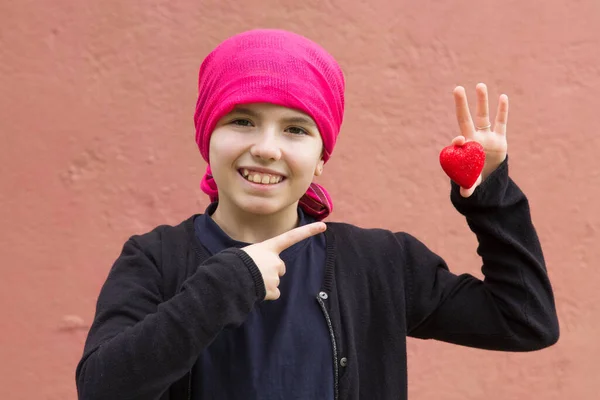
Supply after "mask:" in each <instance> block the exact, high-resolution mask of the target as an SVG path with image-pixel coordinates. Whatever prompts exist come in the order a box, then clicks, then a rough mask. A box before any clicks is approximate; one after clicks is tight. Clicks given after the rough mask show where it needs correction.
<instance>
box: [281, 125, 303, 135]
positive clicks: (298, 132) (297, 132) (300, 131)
mask: <svg viewBox="0 0 600 400" xmlns="http://www.w3.org/2000/svg"><path fill="white" fill-rule="evenodd" d="M286 131H288V132H289V133H291V134H292V135H308V132H307V131H306V130H305V129H302V128H299V127H297V126H290V127H289V128H287V129H286Z"/></svg>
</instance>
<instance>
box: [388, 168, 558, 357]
mask: <svg viewBox="0 0 600 400" xmlns="http://www.w3.org/2000/svg"><path fill="white" fill-rule="evenodd" d="M451 200H452V203H453V204H454V206H455V207H456V209H457V210H458V211H459V212H460V213H461V214H463V215H464V216H465V217H466V219H467V223H468V224H469V227H470V228H471V230H472V231H473V232H474V233H475V235H476V236H477V240H478V243H479V245H478V248H477V253H478V254H479V255H480V256H481V258H482V261H483V266H482V273H483V275H484V277H485V278H484V280H483V281H482V280H480V279H477V278H475V277H474V276H472V275H469V274H463V275H455V274H452V273H451V272H450V271H449V270H448V267H447V265H446V263H445V262H444V261H443V260H442V259H441V258H440V257H438V256H437V255H436V254H434V253H433V252H431V251H430V250H429V249H427V248H426V247H425V246H424V245H423V244H422V243H421V242H419V241H418V240H417V239H415V238H414V237H412V236H410V235H408V234H404V233H401V234H397V238H398V240H399V241H400V243H401V245H402V247H403V254H404V256H405V260H404V261H405V266H406V272H407V276H406V293H407V299H408V300H407V308H408V310H407V323H408V334H409V336H412V337H416V338H422V339H437V340H442V341H445V342H450V343H455V344H459V345H464V346H469V347H477V348H483V349H489V350H502V351H533V350H538V349H541V348H544V347H548V346H550V345H552V344H554V343H555V342H556V341H557V340H558V336H559V326H558V318H557V315H556V309H555V304H554V296H553V292H552V287H551V285H550V281H549V279H548V274H547V271H546V266H545V262H544V257H543V254H542V249H541V245H540V242H539V240H538V236H537V234H536V231H535V229H534V226H533V223H532V221H531V216H530V211H529V205H528V201H527V199H526V197H525V195H524V194H523V192H522V191H521V190H520V189H519V188H518V187H517V185H516V184H515V183H514V182H513V181H512V180H511V179H510V178H509V176H508V164H507V161H505V162H504V163H503V164H502V165H500V166H499V167H498V169H497V170H496V171H494V173H492V174H491V175H490V176H489V177H488V179H486V181H485V182H484V183H483V185H482V186H481V187H479V188H478V189H477V190H476V191H475V193H474V195H473V196H471V197H470V198H463V197H462V196H461V195H460V193H459V187H458V186H457V185H456V184H454V183H452V192H451Z"/></svg>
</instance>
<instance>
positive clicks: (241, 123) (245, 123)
mask: <svg viewBox="0 0 600 400" xmlns="http://www.w3.org/2000/svg"><path fill="white" fill-rule="evenodd" d="M230 124H232V125H237V126H252V122H251V121H249V120H247V119H234V120H233V121H231V122H230Z"/></svg>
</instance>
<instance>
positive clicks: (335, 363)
mask: <svg viewBox="0 0 600 400" xmlns="http://www.w3.org/2000/svg"><path fill="white" fill-rule="evenodd" d="M322 295H324V298H325V299H327V294H326V293H325V292H321V293H319V296H317V301H318V302H319V305H320V306H321V310H322V311H323V314H324V315H325V319H326V320H327V327H328V328H329V336H330V337H331V344H332V346H333V373H334V376H333V378H334V380H333V382H334V383H333V389H334V399H335V400H338V398H339V395H338V361H337V345H336V343H335V335H334V333H333V325H331V318H329V313H328V312H327V308H326V307H325V303H324V302H323V300H322V298H321V296H322Z"/></svg>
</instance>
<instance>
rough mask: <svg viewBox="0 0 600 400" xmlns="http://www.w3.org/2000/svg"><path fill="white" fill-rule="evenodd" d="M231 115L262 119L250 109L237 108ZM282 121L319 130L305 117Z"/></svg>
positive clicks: (288, 118) (283, 119)
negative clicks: (244, 115)
mask: <svg viewBox="0 0 600 400" xmlns="http://www.w3.org/2000/svg"><path fill="white" fill-rule="evenodd" d="M231 113H232V114H246V115H248V116H250V117H254V118H260V114H259V113H257V112H256V111H254V110H251V109H249V108H243V107H236V108H234V109H233V110H232V111H231ZM282 121H283V122H285V123H288V124H304V125H309V126H311V127H313V128H318V127H317V124H316V123H315V122H314V121H313V120H312V119H311V118H308V117H303V116H294V117H287V118H282Z"/></svg>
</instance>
